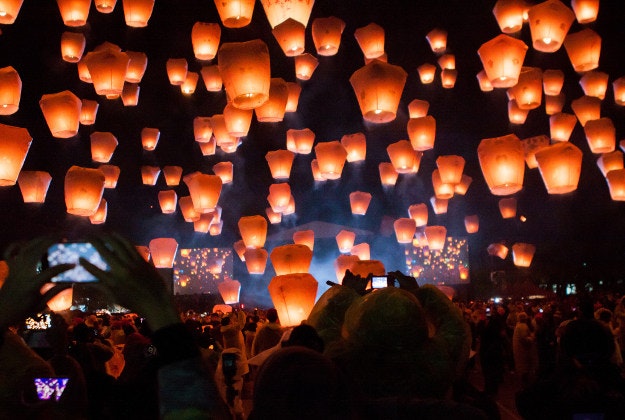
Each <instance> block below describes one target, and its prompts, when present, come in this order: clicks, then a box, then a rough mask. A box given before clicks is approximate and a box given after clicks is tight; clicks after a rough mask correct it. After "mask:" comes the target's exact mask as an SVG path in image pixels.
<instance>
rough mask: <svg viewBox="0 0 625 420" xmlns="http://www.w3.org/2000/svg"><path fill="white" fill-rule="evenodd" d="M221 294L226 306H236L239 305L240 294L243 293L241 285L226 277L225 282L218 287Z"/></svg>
mask: <svg viewBox="0 0 625 420" xmlns="http://www.w3.org/2000/svg"><path fill="white" fill-rule="evenodd" d="M217 289H218V290H219V294H220V295H221V298H222V299H223V300H224V303H225V304H226V305H234V304H236V303H239V294H240V293H241V283H240V282H238V281H237V280H233V279H231V278H229V277H226V278H225V279H224V281H223V282H221V283H219V284H218V285H217Z"/></svg>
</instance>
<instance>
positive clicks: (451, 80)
mask: <svg viewBox="0 0 625 420" xmlns="http://www.w3.org/2000/svg"><path fill="white" fill-rule="evenodd" d="M457 78H458V70H456V69H443V71H442V72H441V83H442V86H443V87H444V88H445V89H452V88H453V87H454V86H455V85H456V79H457Z"/></svg>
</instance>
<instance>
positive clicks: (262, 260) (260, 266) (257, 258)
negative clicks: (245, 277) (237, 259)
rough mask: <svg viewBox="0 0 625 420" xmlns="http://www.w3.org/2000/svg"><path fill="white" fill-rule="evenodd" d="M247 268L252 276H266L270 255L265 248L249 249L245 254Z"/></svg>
mask: <svg viewBox="0 0 625 420" xmlns="http://www.w3.org/2000/svg"><path fill="white" fill-rule="evenodd" d="M243 256H244V258H245V266H246V267H247V272H248V273H250V274H264V273H265V267H266V266H267V258H268V257H269V255H268V254H267V251H266V250H265V249H263V248H247V249H246V250H245V253H244V254H243Z"/></svg>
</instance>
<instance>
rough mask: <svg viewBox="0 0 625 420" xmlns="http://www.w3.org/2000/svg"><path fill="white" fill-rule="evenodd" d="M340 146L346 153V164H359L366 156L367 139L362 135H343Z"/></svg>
mask: <svg viewBox="0 0 625 420" xmlns="http://www.w3.org/2000/svg"><path fill="white" fill-rule="evenodd" d="M341 144H342V145H343V147H344V148H345V151H346V152H347V161H348V162H360V161H363V160H365V156H366V155H367V139H366V138H365V135H364V134H363V133H354V134H345V135H344V136H343V137H341Z"/></svg>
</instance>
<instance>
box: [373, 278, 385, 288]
mask: <svg viewBox="0 0 625 420" xmlns="http://www.w3.org/2000/svg"><path fill="white" fill-rule="evenodd" d="M387 285H388V280H387V278H386V276H374V277H372V278H371V288H372V289H383V288H385V287H386V286H387Z"/></svg>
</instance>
